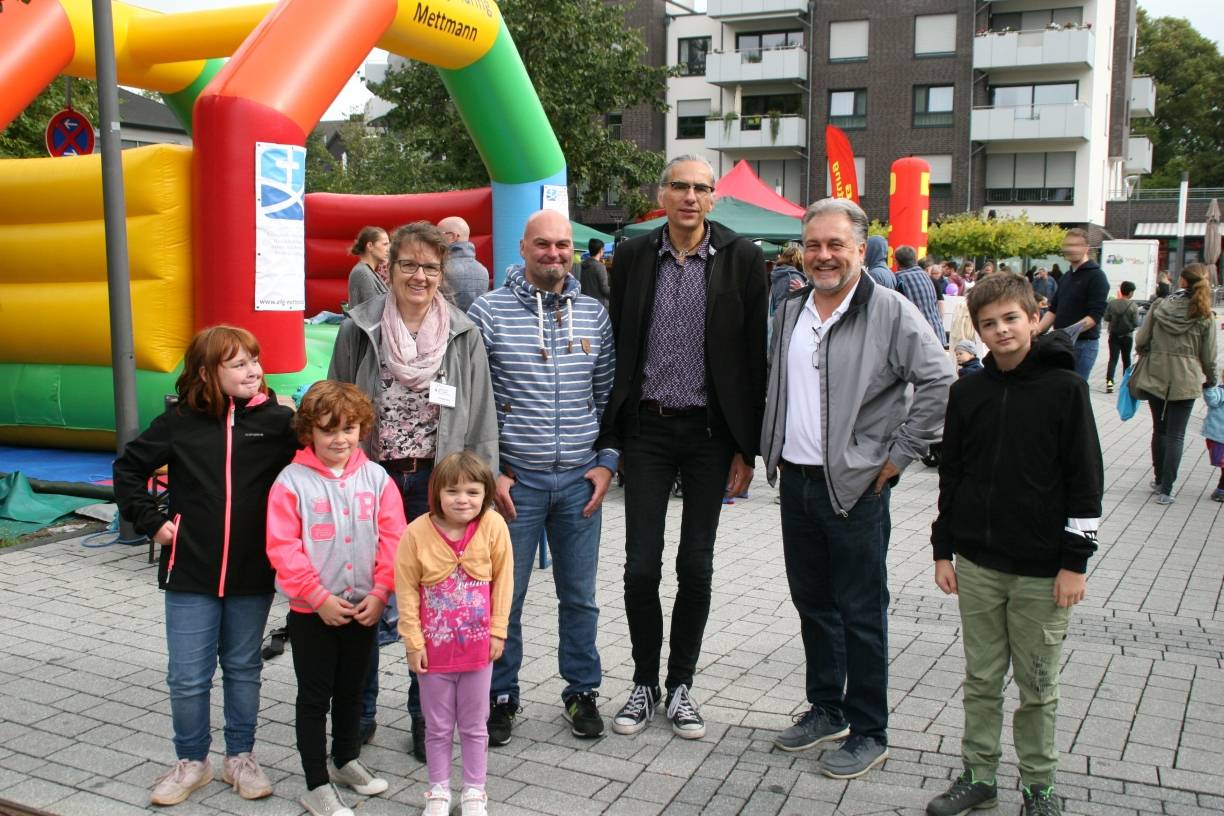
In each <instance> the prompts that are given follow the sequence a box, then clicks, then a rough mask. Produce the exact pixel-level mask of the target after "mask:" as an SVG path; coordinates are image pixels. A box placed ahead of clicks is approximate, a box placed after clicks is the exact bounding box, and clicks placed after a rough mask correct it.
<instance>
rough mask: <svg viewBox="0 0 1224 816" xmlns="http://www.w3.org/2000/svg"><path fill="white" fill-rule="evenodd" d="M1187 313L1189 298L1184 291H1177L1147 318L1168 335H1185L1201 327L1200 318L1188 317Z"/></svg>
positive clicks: (1188, 310)
mask: <svg viewBox="0 0 1224 816" xmlns="http://www.w3.org/2000/svg"><path fill="white" fill-rule="evenodd" d="M1189 312H1190V297H1189V295H1188V294H1187V292H1186V290H1185V289H1178V290H1177V291H1176V292H1174V293H1173V294H1171V295H1169V296H1168V297H1167V298H1165V299H1164V300H1162V301H1161V302H1160V304H1159V305H1158V306H1157V307H1156V308H1155V309H1152V311H1151V313H1150V314H1149V317H1151V318H1152V319H1153V320H1155V321H1156V324H1157V325H1158V326H1160V328H1162V329H1164V330H1165V331H1166V332H1168V333H1169V334H1185V333H1186V332H1188V331H1198V330H1199V328H1200V327H1201V326H1202V325H1203V324H1202V318H1201V317H1190V315H1189Z"/></svg>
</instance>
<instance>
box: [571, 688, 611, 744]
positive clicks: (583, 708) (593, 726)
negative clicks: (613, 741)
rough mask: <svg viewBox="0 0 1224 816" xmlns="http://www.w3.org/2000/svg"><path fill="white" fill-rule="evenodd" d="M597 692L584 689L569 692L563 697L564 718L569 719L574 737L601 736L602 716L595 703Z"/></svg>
mask: <svg viewBox="0 0 1224 816" xmlns="http://www.w3.org/2000/svg"><path fill="white" fill-rule="evenodd" d="M598 696H599V694H598V692H594V691H584V692H582V693H580V694H571V695H570V696H569V697H567V698H566V699H565V719H567V720H569V724H570V726H571V728H570V731H571V732H572V733H573V735H574V736H575V737H586V738H588V739H591V738H594V737H602V736H603V732H604V721H603V717H601V716H600V715H599V708H598V706H596V705H595V698H596V697H598Z"/></svg>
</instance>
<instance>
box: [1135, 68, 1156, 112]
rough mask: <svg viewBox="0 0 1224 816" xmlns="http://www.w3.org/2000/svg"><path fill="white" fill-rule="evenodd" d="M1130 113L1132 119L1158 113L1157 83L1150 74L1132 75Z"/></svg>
mask: <svg viewBox="0 0 1224 816" xmlns="http://www.w3.org/2000/svg"><path fill="white" fill-rule="evenodd" d="M1130 115H1131V118H1132V119H1141V118H1146V117H1148V116H1155V115H1156V83H1155V81H1154V80H1153V79H1152V78H1151V77H1150V76H1137V77H1131V95H1130Z"/></svg>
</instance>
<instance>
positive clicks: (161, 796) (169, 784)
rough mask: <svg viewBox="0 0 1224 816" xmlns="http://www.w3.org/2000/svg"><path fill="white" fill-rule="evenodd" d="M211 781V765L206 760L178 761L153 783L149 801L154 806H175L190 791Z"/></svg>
mask: <svg viewBox="0 0 1224 816" xmlns="http://www.w3.org/2000/svg"><path fill="white" fill-rule="evenodd" d="M211 781H213V769H212V763H211V762H209V761H208V760H207V759H204V760H194V759H180V760H179V761H178V762H176V763H174V766H173V767H171V768H170V770H168V771H166V772H165V773H164V774H162V775H161V776H159V777H158V778H157V781H156V782H155V783H153V793H151V794H150V795H149V801H150V802H152V803H153V804H155V805H177V804H178V803H179V802H182V801H185V800H186V799H187V797H188V796H190V795H191V792H192V791H195V790H199V789H200V788H202V787H204V786H205V785H207V784H208V783H209V782H211Z"/></svg>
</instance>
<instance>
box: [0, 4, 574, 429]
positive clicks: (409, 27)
mask: <svg viewBox="0 0 1224 816" xmlns="http://www.w3.org/2000/svg"><path fill="white" fill-rule="evenodd" d="M112 8H113V13H114V23H115V46H116V62H117V68H118V78H119V82H120V83H122V84H125V85H133V86H137V87H141V88H145V89H149V90H153V91H158V92H160V93H161V94H162V96H163V98H164V99H165V100H166V102H167V104H168V105H169V106H170V107H171V108H172V110H174V112H175V114H176V115H177V116H178V117H179V118H180V120H181V121H182V123H183V125H184V126H185V127H186V128H187V129H188V130H189V131H190V132H191V133H192V135H193V140H194V147H193V148H182V147H170V146H159V147H148V148H139V149H135V150H126V151H124V162H123V164H124V178H125V188H126V198H127V215H128V238H129V244H130V255H131V267H132V297H133V316H134V329H135V333H136V357H137V367H138V372H137V377H138V389H139V390H140V393H141V397H140V399H141V419H142V423H147V422H148V421H149V420H150V419H151V417H152V415H154V414H155V413H156V412H157V411H158V410H160V394H161V393H166V391H165V390H160V389H162V388H163V386H162V382H163V380H165V379H166V377H167V376H169V375H170V374H172V373H173V371H174V370H175V368H176V366H178V365H179V364H180V362H181V359H182V353H183V350H184V349H185V347H186V343H187V341H188V340H189V339H190V337H191V334H192V332H193V331H194V330H195V329H196V328H199V327H203V326H207V325H212V324H214V323H219V322H230V323H236V324H239V325H242V326H244V327H246V328H248V329H250V330H251V331H253V332H254V333H255V334H256V335H257V336H258V337H259V338H260V341H261V343H262V344H263V359H264V363H265V368H266V369H267V370H268V371H270V372H282V373H288V372H298V371H301V370H302V369H303V367H304V366H306V365H307V346H308V343H307V342H306V337H305V330H304V327H303V313H302V311H301V310H300V309H298V310H294V311H275V310H268V309H265V310H257V309H256V305H255V297H256V292H255V266H256V258H255V255H256V244H257V237H256V210H257V201H256V196H255V194H254V193H255V181H254V179H255V174H256V167H255V161H256V145H257V143H274V144H278V145H296V146H304V145H305V141H306V137H307V135H308V134H309V133H310V131H311V130H312V129H313V128H314V126H315V125H316V124H317V122H318V120H319V118H320V117H321V116H322V115H323V113H324V111H325V110H326V109H327V107H328V105H330V104H331V102H332V100H333V99H334V98H335V96H336V94H337V93H339V91H340V89H341V88H342V87H343V85H344V83H345V82H346V81H347V80H348V78H349V77H350V76H352V74H353V72H354V71H355V70H357V68H358V67H360V65H361V63H362V61H363V60H364V59H365V57H366V55H367V54H368V53H369V51H370V50H371V49H372V48H374V47H380V48H384V49H386V50H388V51H390V52H392V53H395V54H399V55H402V56H405V57H408V58H410V59H415V60H418V61H421V62H425V63H428V64H431V65H433V66H435V67H436V68H437V70H438V72H439V74H440V76H441V78H442V81H443V83H444V84H445V86H446V87H447V89H448V91H449V92H450V95H451V98H452V100H453V102H454V104H455V106H456V108H457V109H458V112H459V114H460V116H461V118H462V119H463V121H464V122H465V124H466V125H467V127H468V131H469V133H470V134H471V137H472V141H473V142H474V144H475V147H476V150H477V151H478V152H479V154H480V156H481V158H482V159H483V161H484V163H485V166H486V168H487V169H488V171H489V175H490V178H491V180H492V190H491V208H492V216H491V229H492V250H493V252H492V256H493V264H494V268H495V269H499V270H500V269H504V268H505V267H507V266H508V265H510V264H512V263H514V262H515V261H516V260H517V257H518V238H519V236H520V235H521V234H522V228H523V225H524V223H525V221H526V218H527V216H528V215H530V213H531V212H533V211H534V210H536V209H539V207H540V205H541V200H542V195H543V191H544V188H545V186H547V185H564V184H565V183H566V171H565V159H564V156H563V155H562V153H561V149H560V146H559V145H558V143H557V140H556V137H555V135H554V134H553V131H552V128H551V126H550V125H549V123H548V120H547V117H546V116H545V114H544V111H543V109H542V108H541V106H540V103H539V99H538V97H537V96H536V93H535V89H534V88H533V87H532V85H531V82H530V79H529V78H528V76H527V73H526V70H525V69H524V67H523V64H522V60H521V59H520V57H519V55H518V51H517V49H516V48H515V46H514V43H513V41H512V40H511V37H510V34H509V31H508V30H507V28H506V25H505V22H504V21H503V20H502V18H501V14H500V11H499V10H498V8H497V6H496V5H495V3H494V2H492V0H362V2H360V3H356V2H352V3H349V2H345V3H337V2H334V0H281V2H279V3H276V4H271V3H265V4H259V5H249V6H240V7H234V8H228V9H219V10H208V11H194V12H185V13H179V14H160V13H157V12H152V11H147V10H144V9H140V8H137V7H134V6H130V5H127V4H125V3H122V2H118V1H117V2H114V3H113V4H112ZM226 57H228V58H229V59H225V58H226ZM60 74H65V75H69V76H78V77H92V76H94V74H95V65H94V47H93V21H92V15H91V7H90V0H34V2H32V3H30V4H28V5H27V4H22V3H11V4H8V5H6V7H5V13H4V14H3V16H0V75H2V76H5V77H8V78H9V79H8V80H6V82H5V83H4V85H3V86H0V128H3V127H4V126H6V125H7V124H8V123H9V122H10V121H11V120H12V119H13V117H15V116H16V115H17V114H18V113H20V112H21V110H23V109H24V107H25V106H26V105H27V104H29V102H30V101H31V100H33V99H34V97H36V96H37V95H38V93H40V92H41V90H42V89H43V88H44V87H45V86H46V85H47V84H48V83H49V82H51V81H52V80H54V79H55V77H56V76H58V75H60ZM100 177H101V171H100V160H99V157H97V156H88V157H79V158H60V159H27V160H19V161H18V160H7V161H0V259H3V260H0V311H2V312H3V314H2V315H0V441H21V442H26V443H34V444H39V443H42V444H46V443H48V442H51V443H55V444H81V443H85V444H91V445H95V446H105V444H106V443H107V442H108V440H109V439H111V438H112V437H111V436H110V433H109V432H110V431H111V430H112V429H113V427H114V425H113V413H112V412H113V409H112V408H111V407H110V402H111V397H110V385H109V368H107V366H108V365H109V360H110V350H109V329H108V325H107V309H106V269H105V252H104V239H103V227H102V221H101V218H102V206H101V190H100ZM452 195H459V194H452ZM486 195H487V193H486ZM311 198H312V196H307V197H306V202H305V206H306V208H307V209H309V208H310V206H311V203H310V199H311ZM389 198H402V199H410V198H417V197H412V196H402V197H400V196H397V197H389ZM307 240H308V241H309V236H308V238H307ZM333 240H334V239H333ZM307 251H308V253H309V252H310V249H309V247H308V250H307ZM48 258H51V259H52V261H51V266H50V267H49V266H48ZM103 373H104V374H105V375H107V376H105V377H103V376H102V374H103ZM154 374H159V375H160V376H157V377H155V378H153V379H152V380H151V379H150V375H154ZM302 374H303V377H305V378H306V379H313V377H307V376H306V374H307V372H302ZM142 378H143V379H144V380H147V381H150V382H153V381H154V380H155V381H156V383H157V384H156V385H150V386H149V387H148V388H147V389H146V388H140V387H139V384H140V382H141V381H142ZM85 383H88V387H86V385H85ZM86 390H88V392H89V393H88V394H86V393H84V392H85V391H86ZM159 390H160V393H159ZM82 401H88V402H89V403H90V406H91V407H90V409H89V410H83V409H82ZM104 406H105V407H104ZM74 418H75V419H74ZM81 420H85V421H81Z"/></svg>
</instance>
